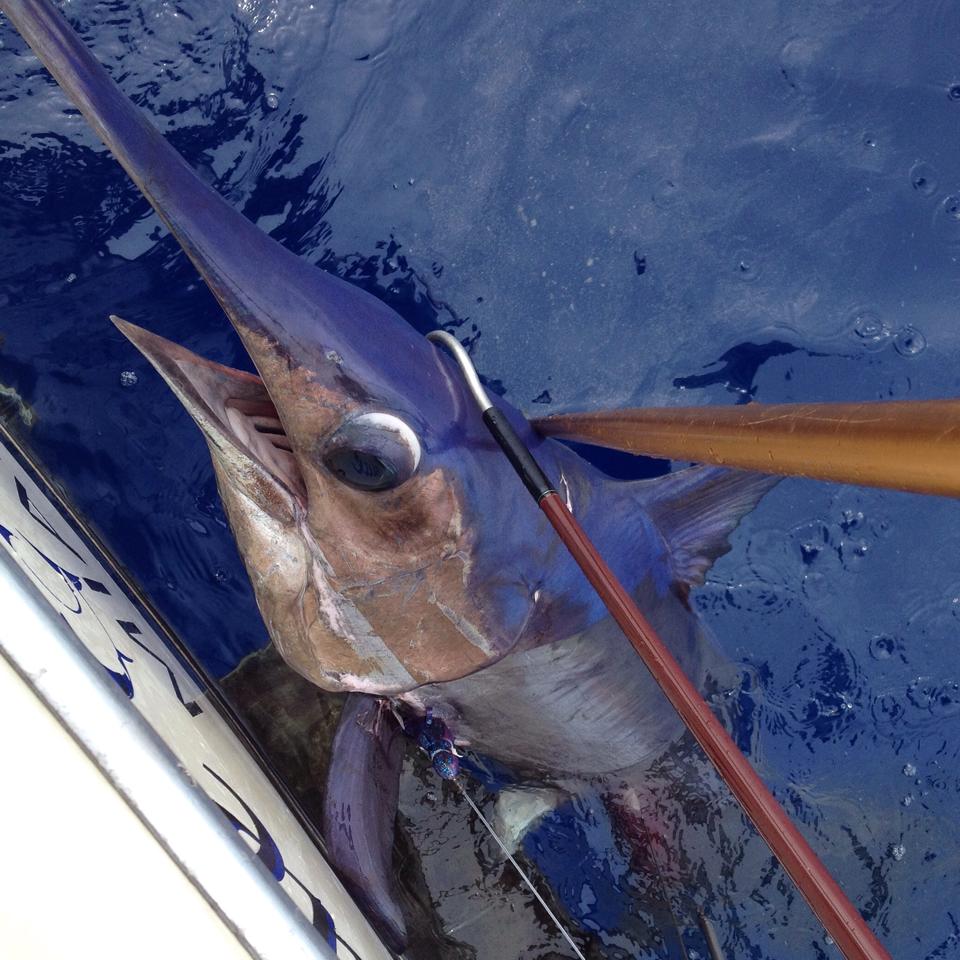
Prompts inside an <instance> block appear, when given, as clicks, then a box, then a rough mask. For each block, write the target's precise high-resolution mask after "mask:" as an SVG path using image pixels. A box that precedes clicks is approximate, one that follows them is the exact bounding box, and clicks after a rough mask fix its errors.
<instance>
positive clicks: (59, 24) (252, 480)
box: [0, 0, 776, 947]
mask: <svg viewBox="0 0 960 960" xmlns="http://www.w3.org/2000/svg"><path fill="white" fill-rule="evenodd" d="M0 7H2V9H3V11H4V12H5V13H6V14H7V16H8V17H9V18H10V20H11V21H12V22H13V23H14V25H15V26H16V27H17V29H18V30H19V31H20V33H21V34H22V35H23V37H24V38H25V39H26V40H27V42H28V43H29V44H30V46H31V47H32V48H33V50H34V51H35V52H36V54H37V56H38V57H39V58H40V60H41V61H42V62H43V63H44V65H45V66H46V67H47V69H48V70H49V71H50V73H51V74H52V75H53V77H54V78H55V79H56V81H57V82H58V83H59V85H60V86H61V87H62V88H63V90H64V91H65V93H66V94H67V95H68V96H69V97H70V99H71V100H72V101H73V102H74V103H75V104H76V105H77V106H78V107H79V108H80V110H81V111H82V112H83V114H84V116H85V117H86V119H87V120H88V121H89V123H90V124H91V125H92V126H93V128H94V129H95V131H96V132H97V134H98V135H99V136H100V137H101V139H102V140H103V141H104V143H105V144H106V145H107V147H108V148H109V149H110V151H111V152H112V154H113V155H114V157H115V158H116V159H117V160H118V161H119V162H120V163H121V164H122V165H123V167H124V168H125V170H126V171H127V173H128V174H129V175H130V177H131V178H132V179H133V180H134V181H135V182H136V184H137V186H138V187H139V189H140V190H141V191H142V193H143V194H144V196H145V197H146V198H147V199H148V200H149V201H150V203H151V204H152V205H153V207H154V208H155V209H156V211H157V213H158V214H159V216H160V217H161V219H162V220H163V222H164V223H165V224H166V225H167V227H169V229H170V230H171V232H172V233H173V234H174V235H175V237H176V238H177V240H178V241H179V243H180V244H181V246H182V247H183V249H184V251H185V252H186V254H187V255H188V256H189V257H190V259H191V260H192V261H193V263H194V265H195V266H196V268H197V270H198V271H199V272H200V273H201V275H202V276H203V278H204V279H205V281H206V283H207V284H208V285H209V287H210V289H211V290H212V291H213V293H214V295H215V296H216V298H217V299H218V301H219V302H220V304H221V305H222V307H223V309H224V311H225V313H226V314H227V316H228V318H229V320H230V322H231V323H232V325H233V326H234V328H235V329H236V331H237V333H238V334H239V335H240V337H241V339H242V341H243V343H244V346H245V348H246V350H247V351H248V353H249V355H250V357H251V359H252V360H253V363H254V364H255V366H256V369H257V371H258V373H259V376H257V375H254V374H250V373H246V372H241V371H237V370H233V369H230V368H228V367H225V366H222V365H220V364H217V363H213V362H211V361H208V360H205V359H203V358H201V357H199V356H196V355H195V354H193V353H191V352H190V351H188V350H186V349H185V348H183V347H180V346H178V345H176V344H174V343H171V342H170V341H167V340H165V339H163V338H161V337H159V336H157V335H155V334H152V333H150V332H148V331H147V330H144V329H142V328H139V327H136V326H134V325H132V324H129V323H125V322H124V321H122V320H120V319H117V318H114V322H115V323H116V325H117V326H118V328H119V329H120V330H121V331H122V332H123V333H124V334H125V335H126V336H127V337H128V338H129V339H130V340H131V342H132V343H133V344H134V345H135V346H136V347H137V348H138V349H139V350H140V351H141V352H142V353H143V354H144V355H145V356H146V357H147V359H148V360H149V361H150V362H151V363H152V364H153V366H154V367H155V368H156V369H157V371H158V372H159V373H160V375H161V376H162V377H163V378H164V379H165V380H166V382H167V383H168V384H169V386H170V388H171V389H172V390H173V391H174V392H175V394H176V395H177V397H178V398H179V400H180V401H181V403H182V404H183V406H184V407H185V409H186V410H187V412H188V413H189V414H190V416H191V417H192V418H193V419H194V421H195V422H196V424H197V425H198V426H199V428H200V429H201V430H202V431H203V434H204V436H205V438H206V441H207V444H208V446H209V449H210V456H211V460H212V464H213V468H214V471H215V473H216V477H217V482H218V486H219V490H220V495H221V498H222V500H223V503H224V506H225V509H226V512H227V515H228V518H229V521H230V524H231V527H232V530H233V533H234V535H235V537H236V540H237V543H238V545H239V548H240V552H241V555H242V557H243V561H244V563H245V565H246V568H247V571H248V574H249V577H250V580H251V583H252V585H253V589H254V591H255V594H256V599H257V602H258V604H259V608H260V611H261V613H262V615H263V618H264V621H265V623H266V626H267V629H268V632H269V634H270V637H271V638H272V640H273V643H274V644H275V646H276V649H277V650H278V651H279V653H280V654H281V656H282V657H283V659H284V660H285V661H286V663H287V664H289V665H290V666H291V667H292V668H293V669H294V670H296V671H297V672H299V673H300V674H302V676H304V677H305V678H307V679H308V680H309V681H311V682H312V683H314V684H316V685H317V686H318V687H320V688H322V689H324V690H327V691H336V692H347V693H349V694H351V696H350V698H348V701H347V705H346V707H345V709H344V713H343V720H342V721H341V728H340V731H339V733H338V735H337V741H336V743H335V747H334V749H335V753H336V754H337V755H341V754H342V755H346V754H349V755H351V756H352V757H353V762H352V763H350V764H344V765H343V767H342V769H343V770H352V771H356V773H355V774H347V773H342V774H341V773H338V770H340V769H341V768H340V767H339V766H338V764H337V761H336V759H335V760H334V763H333V768H332V769H333V774H332V777H331V781H330V784H329V787H328V798H327V805H328V815H327V824H326V827H327V830H326V832H327V840H328V844H329V850H330V854H331V856H332V857H333V859H334V861H335V864H336V866H338V868H339V869H340V871H341V873H342V875H343V876H344V877H345V878H346V879H347V880H348V882H352V886H353V887H354V889H355V890H359V891H360V893H361V895H362V896H363V898H364V899H365V900H366V902H367V905H368V907H369V908H370V910H371V912H372V913H373V914H374V916H375V917H376V918H377V919H378V921H379V924H380V926H381V929H382V930H384V932H385V936H386V937H387V938H388V939H389V940H390V942H391V943H392V944H394V945H395V946H397V947H399V946H400V945H402V943H403V940H404V921H403V917H402V914H401V911H400V909H399V907H398V905H397V903H396V900H395V898H394V896H393V894H392V891H391V870H390V851H391V845H392V835H393V826H392V824H393V815H392V811H388V812H387V813H386V814H385V813H384V812H383V806H384V805H387V806H389V805H390V804H395V803H396V796H397V778H398V777H399V763H400V761H399V754H400V752H401V751H400V749H399V746H398V742H397V738H396V729H395V728H394V727H392V726H389V725H387V724H382V723H378V722H376V720H377V716H379V714H378V711H380V705H379V704H380V698H389V699H391V700H392V701H393V703H394V705H395V707H396V709H397V710H399V711H400V712H402V713H405V714H406V715H407V716H409V717H412V718H422V717H424V716H426V715H428V711H429V715H430V716H431V717H436V718H437V719H439V720H442V721H443V723H444V724H446V726H447V727H448V728H449V729H450V730H451V731H453V733H454V734H455V736H456V738H457V741H458V742H460V743H464V744H469V745H470V747H471V749H472V750H476V751H477V752H479V753H481V754H484V755H486V756H489V757H491V758H493V759H495V760H496V761H498V762H499V763H500V764H502V765H503V766H504V767H506V768H507V769H509V770H510V771H511V773H512V775H513V776H514V777H515V778H516V779H517V781H518V782H525V783H535V784H548V785H552V784H559V785H562V786H563V787H564V789H565V790H567V791H568V792H576V791H577V789H578V785H579V784H583V785H586V784H587V783H588V782H590V783H592V784H593V785H594V788H595V787H596V784H598V783H599V784H600V790H601V792H603V793H606V795H607V796H608V797H611V798H616V799H615V800H614V801H612V802H614V803H616V804H620V805H621V807H623V808H625V809H627V811H628V812H629V795H630V791H631V790H633V789H634V788H637V787H638V785H639V784H641V783H642V779H643V775H644V771H645V769H646V768H647V766H648V765H649V763H650V762H651V760H652V759H653V758H655V757H656V756H658V755H660V754H662V753H663V751H664V750H665V749H666V747H667V746H668V745H669V744H670V743H671V742H673V741H675V740H676V739H677V738H678V736H679V735H680V733H681V725H680V722H679V720H678V719H677V717H676V715H675V713H674V712H673V710H672V708H671V707H670V706H669V705H668V704H667V702H666V700H665V699H664V698H663V696H662V694H661V693H660V692H659V690H658V689H657V687H656V686H655V684H654V683H653V681H652V679H651V678H650V676H649V674H648V673H647V671H646V669H645V667H644V666H643V665H642V663H641V661H640V660H639V658H638V657H637V656H636V655H635V653H634V652H633V650H632V649H631V648H630V646H629V644H628V643H627V642H626V641H625V639H624V638H623V637H622V635H621V634H620V632H619V630H618V628H617V627H616V626H615V624H613V622H612V621H611V620H610V618H609V616H608V615H607V614H606V611H605V610H604V609H603V608H602V606H601V604H600V602H599V600H597V599H596V597H595V596H594V594H593V592H592V590H591V589H590V588H589V586H588V584H587V582H586V580H585V579H584V577H583V575H582V574H581V573H580V572H579V570H578V569H577V568H576V566H575V565H574V563H573V561H572V560H571V559H570V558H569V556H568V554H567V553H566V551H565V550H564V549H563V548H562V546H561V545H560V543H559V541H558V540H557V538H556V537H555V535H554V534H553V532H552V531H551V530H550V528H549V526H548V525H547V522H546V520H545V519H544V518H543V515H542V514H541V513H540V511H539V510H537V508H536V506H535V505H534V504H533V503H532V502H530V501H529V499H528V498H527V497H526V496H525V494H524V491H523V489H522V487H521V486H520V485H519V483H518V481H517V480H516V478H515V476H514V475H513V473H512V470H511V468H510V466H509V464H508V463H507V461H506V460H505V458H504V457H503V454H502V453H501V452H500V450H499V448H497V447H496V446H495V445H494V443H493V441H492V440H491V439H490V436H489V434H488V433H487V432H486V429H485V428H484V425H483V423H482V422H481V420H480V417H479V415H478V413H477V411H476V408H475V406H474V405H473V402H472V399H471V398H470V396H469V395H468V393H467V390H466V388H465V385H464V383H463V381H462V378H461V375H460V372H459V371H458V370H457V368H456V366H455V365H454V363H453V362H452V361H451V360H450V359H449V358H448V357H447V356H446V355H445V354H444V353H443V352H442V351H441V350H439V349H437V348H436V347H434V346H433V345H432V344H430V343H428V342H427V341H426V340H425V339H424V338H423V337H421V336H420V335H419V334H418V333H417V332H416V331H414V329H413V328H412V327H410V326H409V325H408V324H407V323H406V322H405V321H404V320H403V319H401V318H400V317H399V316H398V315H397V314H396V313H394V312H393V311H392V310H391V309H390V308H389V307H387V306H386V305H385V304H383V303H381V302H380V301H379V300H377V299H376V298H374V297H372V296H370V295H369V294H367V293H365V292H363V291H361V290H359V289H357V288H355V287H353V286H351V285H350V284H348V283H345V282H343V281H341V280H340V279H338V278H337V277H335V276H333V275H331V274H328V273H326V272H324V271H322V270H320V269H318V268H316V267H314V266H312V265H311V264H309V263H307V262H305V261H303V260H301V259H299V258H298V257H297V256H295V255H294V254H293V253H291V252H290V251H288V250H286V249H284V248H283V247H282V246H281V245H280V244H278V243H277V242H276V241H274V240H273V239H272V238H270V237H268V236H267V235H266V234H264V233H263V232H262V231H260V230H259V229H258V228H257V227H256V226H255V225H253V224H252V223H251V222H250V221H248V220H247V219H245V218H244V217H243V215H242V214H240V213H239V212H238V211H236V210H235V209H234V208H232V207H231V206H230V205H229V204H228V203H227V202H226V201H225V200H224V199H223V198H222V197H220V196H219V195H218V194H217V193H216V192H215V191H214V190H212V189H211V188H210V187H208V186H207V185H206V184H205V183H204V182H203V181H202V180H201V179H200V178H199V177H198V176H197V175H196V174H195V173H194V172H193V171H192V170H191V169H190V168H189V166H188V165H187V164H186V163H185V162H184V160H183V159H182V158H181V157H180V156H179V155H178V154H177V153H176V152H175V151H174V150H173V148H172V147H171V146H170V145H169V144H168V143H167V142H166V140H165V139H164V138H163V137H162V136H161V135H160V134H159V133H158V132H157V130H156V129H155V128H154V127H153V126H152V125H151V124H150V123H149V122H148V120H147V119H146V118H145V117H144V116H143V114H142V113H141V112H140V111H139V110H138V109H137V108H136V107H135V106H134V105H133V104H132V103H131V102H130V101H129V100H128V99H127V98H126V97H125V96H124V95H123V93H122V92H121V91H120V90H119V89H118V88H117V86H116V85H115V84H114V82H113V81H112V79H111V78H110V77H109V76H108V74H107V73H106V71H105V70H104V69H103V68H102V67H101V66H100V64H99V63H98V62H97V61H96V60H95V58H94V57H93V55H92V54H91V53H90V51H89V50H88V49H87V48H86V46H85V45H84V44H83V42H82V41H81V40H80V39H79V38H78V37H77V35H76V34H75V33H74V32H73V30H72V29H71V28H70V26H69V25H68V24H67V22H66V20H65V19H64V18H63V17H62V16H61V15H60V13H59V12H58V11H57V10H56V8H55V7H54V6H53V5H52V4H51V3H50V2H48V0H2V2H0ZM497 403H498V406H499V408H500V410H501V411H502V412H503V414H504V415H505V416H507V417H508V418H509V419H510V422H511V423H512V425H513V426H514V428H515V429H516V431H517V432H518V434H519V435H520V436H521V437H522V439H523V440H524V441H525V442H526V443H527V444H528V445H529V446H530V447H531V449H532V450H533V452H534V453H535V455H536V457H537V458H538V460H539V461H540V463H541V464H542V465H543V466H544V468H545V469H546V470H547V472H548V474H549V475H550V476H551V477H553V478H555V479H559V480H560V483H561V487H562V490H563V492H564V495H565V497H566V499H567V502H568V504H569V506H570V508H571V509H572V510H573V511H574V513H575V514H576V516H577V517H578V519H579V520H580V522H581V523H582V524H583V526H584V527H585V528H586V530H587V531H588V533H589V534H590V536H591V537H592V538H593V540H594V542H595V543H596V544H597V545H598V546H599V548H600V549H601V551H602V552H603V554H604V556H605V557H606V559H607V561H608V562H609V563H610V565H611V567H612V568H613V569H614V571H615V572H616V573H617V575H618V576H619V577H620V578H621V580H622V581H623V583H624V584H626V585H627V586H628V587H629V588H630V589H631V590H632V591H633V592H634V595H635V596H636V597H637V599H638V602H639V604H640V606H641V608H642V609H643V610H644V612H645V613H646V615H647V617H648V618H649V619H650V621H651V622H652V623H653V625H654V626H655V628H656V629H657V630H658V631H659V633H660V634H661V636H662V637H663V638H664V640H665V642H666V643H667V644H668V646H669V647H670V648H671V650H672V651H673V653H674V655H675V656H676V657H677V658H678V659H679V661H680V662H681V664H682V665H683V667H684V668H685V670H686V672H687V674H688V676H690V677H691V679H692V680H693V681H694V682H695V683H698V684H701V685H703V684H704V683H705V682H706V680H707V678H708V676H709V675H711V673H712V672H713V671H714V670H715V669H717V665H716V664H715V663H714V661H713V658H712V654H711V648H710V645H709V641H708V640H707V638H706V637H705V635H704V631H703V629H702V627H701V625H700V623H699V622H698V620H697V618H696V616H695V615H694V614H693V612H692V611H691V609H690V606H689V604H688V599H687V597H688V592H689V589H690V587H691V586H692V585H696V584H699V583H701V582H702V580H703V577H704V575H705V573H706V571H707V570H708V569H709V566H710V564H711V563H712V562H713V560H714V559H715V558H716V557H718V556H719V555H721V554H722V553H724V552H725V551H726V550H727V549H729V545H728V539H727V538H728V536H729V534H730V533H731V531H732V530H733V529H734V527H735V526H736V524H737V523H738V521H739V520H740V519H741V518H742V517H743V515H744V514H745V513H747V512H748V511H749V510H750V509H751V508H752V507H753V506H754V505H755V504H756V502H757V501H758V500H759V498H760V497H761V496H762V495H763V494H764V493H765V492H766V491H767V490H769V489H770V488H771V487H772V486H773V484H774V483H775V482H776V479H775V478H771V477H767V476H763V475H759V474H752V473H745V472H738V471H733V470H727V469H722V468H717V467H691V468H688V469H685V470H681V471H678V472H676V473H673V474H669V475H667V476H665V477H662V478H658V479H655V480H648V481H637V482H621V481H614V480H611V479H609V478H607V477H606V476H604V475H603V474H601V473H600V472H599V471H597V470H596V469H595V468H593V467H592V466H591V465H590V464H588V463H587V462H586V461H584V460H582V459H581V458H580V457H578V456H577V455H576V454H575V453H574V452H573V451H571V450H570V449H569V448H567V447H565V446H563V445H561V444H560V443H558V442H556V441H554V440H549V439H544V438H542V437H540V436H539V435H538V434H537V433H536V432H535V430H534V429H533V428H532V427H531V426H530V424H529V423H528V422H527V420H526V419H525V418H524V417H523V415H522V414H521V413H519V412H518V411H517V410H515V409H513V408H512V407H510V406H509V405H508V404H506V403H505V402H502V401H497ZM374 714H377V716H374ZM358 758H360V759H359V762H358ZM625 819H627V820H628V819H629V817H626V818H625ZM361 836H362V837H363V840H362V842H361V840H360V839H359V838H360V837H361Z"/></svg>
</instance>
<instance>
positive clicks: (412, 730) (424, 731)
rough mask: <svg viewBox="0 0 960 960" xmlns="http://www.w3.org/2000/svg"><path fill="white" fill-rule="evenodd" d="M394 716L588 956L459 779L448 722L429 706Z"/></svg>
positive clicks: (580, 956) (569, 940) (457, 753)
mask: <svg viewBox="0 0 960 960" xmlns="http://www.w3.org/2000/svg"><path fill="white" fill-rule="evenodd" d="M381 702H385V701H381ZM391 706H392V705H391ZM395 716H396V718H397V721H398V723H399V724H400V726H401V728H402V729H403V731H404V733H406V734H407V735H408V736H412V737H415V738H416V741H417V746H418V747H419V748H420V749H421V750H422V751H423V752H424V753H425V754H426V755H427V756H428V757H429V758H430V765H431V766H432V767H433V770H434V773H436V774H437V775H438V776H439V777H440V778H441V779H443V780H446V781H447V782H448V783H452V784H453V785H454V786H455V787H456V788H457V789H458V790H459V791H460V795H461V796H462V797H463V799H464V800H466V801H467V803H469V804H470V807H471V809H472V810H473V812H474V813H475V814H476V815H477V818H478V819H479V820H480V822H481V823H482V824H483V825H484V826H485V827H486V828H487V832H488V833H489V834H490V836H491V837H493V839H494V840H496V841H497V846H498V847H499V848H500V849H501V850H502V851H503V853H504V856H505V857H506V858H507V859H508V860H509V861H510V862H511V863H512V864H513V866H514V869H515V870H516V871H517V873H519V874H520V877H521V879H522V880H523V882H524V883H525V884H526V885H527V888H528V889H529V890H530V892H531V893H532V894H533V895H534V896H535V897H536V898H537V900H538V901H539V903H540V906H541V907H543V909H544V910H546V911H547V915H548V916H549V917H550V919H551V920H552V921H553V923H554V925H555V926H556V928H557V929H558V930H559V931H560V933H561V934H562V936H563V938H564V940H566V941H567V943H569V944H570V946H571V948H572V949H573V952H574V953H576V955H577V957H578V960H586V957H584V955H583V954H582V953H581V952H580V948H579V947H578V946H577V945H576V943H574V942H573V938H572V937H571V936H570V934H569V933H567V931H566V930H565V929H564V926H563V924H562V923H561V922H560V920H559V919H558V918H557V915H556V914H555V913H554V912H553V911H552V910H551V909H550V907H549V906H548V905H547V901H546V900H544V899H543V897H542V896H541V895H540V893H539V891H538V890H537V888H536V887H535V886H534V885H533V881H532V880H531V879H530V877H528V876H527V874H526V872H525V871H524V869H523V867H521V866H520V864H519V863H517V861H516V858H515V857H514V856H513V854H512V853H511V852H510V851H509V850H508V849H507V846H506V844H505V843H504V842H503V841H502V840H501V839H500V837H499V836H497V832H496V830H494V829H493V827H492V826H491V825H490V823H489V822H488V821H487V818H486V817H485V816H484V815H483V814H482V813H481V812H480V808H479V807H478V806H477V805H476V804H475V803H474V802H473V800H472V799H471V797H470V794H468V793H467V791H466V790H465V789H464V786H463V783H462V782H461V781H460V751H459V750H457V747H456V744H455V743H454V738H453V734H452V733H451V732H450V730H449V728H448V727H447V725H446V723H444V721H443V720H442V719H441V718H440V717H438V716H436V715H435V714H434V712H433V709H432V708H431V707H427V712H426V714H425V715H424V716H423V717H422V718H418V719H417V720H416V721H414V722H410V723H406V722H404V719H403V717H401V716H400V715H399V714H396V713H395Z"/></svg>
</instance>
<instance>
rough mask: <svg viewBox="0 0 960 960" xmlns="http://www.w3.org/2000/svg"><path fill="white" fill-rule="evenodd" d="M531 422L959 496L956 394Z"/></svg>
mask: <svg viewBox="0 0 960 960" xmlns="http://www.w3.org/2000/svg"><path fill="white" fill-rule="evenodd" d="M534 426H535V427H536V428H537V430H539V431H540V432H541V433H544V434H546V435H548V436H554V437H561V438H563V439H567V440H578V441H581V442H583V443H594V444H599V445H601V446H605V447H613V448H615V449H617V450H625V451H627V452H628V453H638V454H646V455H648V456H655V457H668V458H669V459H671V460H691V461H695V462H697V463H715V464H719V465H721V466H728V467H738V468H740V469H743V470H758V471H760V472H761V473H777V474H786V475H793V476H801V477H812V478H815V479H818V480H833V481H836V482H838V483H855V484H860V485H861V486H867V487H891V488H893V489H896V490H909V491H912V492H914V493H931V494H939V495H940V496H948V497H960V400H894V401H884V402H874V403H790V404H761V403H748V404H744V405H743V406H735V407H667V408H657V409H639V410H610V411H602V412H599V413H572V414H559V415H557V416H552V417H545V418H543V419H540V420H535V421H534Z"/></svg>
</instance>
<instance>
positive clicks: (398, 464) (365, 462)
mask: <svg viewBox="0 0 960 960" xmlns="http://www.w3.org/2000/svg"><path fill="white" fill-rule="evenodd" d="M420 454H421V448H420V441H419V439H418V438H417V435H416V434H415V433H414V432H413V430H411V429H410V427H409V426H408V425H407V424H406V423H404V422H403V421H402V420H401V419H400V418H399V417H395V416H393V415H392V414H389V413H364V414H361V415H360V416H359V417H354V418H353V419H351V420H347V421H346V422H345V423H343V424H341V425H340V427H339V428H338V429H337V432H336V433H334V434H333V436H332V437H330V439H329V440H328V441H327V443H326V445H325V446H324V448H323V462H324V464H325V465H326V467H327V469H328V470H329V471H330V472H331V473H332V474H333V475H334V476H335V477H336V478H337V479H338V480H340V481H341V482H342V483H345V484H347V486H350V487H354V488H355V489H357V490H366V491H368V492H378V491H381V490H392V489H393V488H394V487H399V486H400V484H401V483H405V482H406V481H407V480H409V479H410V477H412V476H413V474H414V473H415V472H416V469H417V467H418V466H419V465H420Z"/></svg>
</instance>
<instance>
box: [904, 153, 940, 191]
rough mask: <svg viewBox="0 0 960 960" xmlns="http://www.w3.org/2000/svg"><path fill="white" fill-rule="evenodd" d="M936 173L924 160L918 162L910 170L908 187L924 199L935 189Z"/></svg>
mask: <svg viewBox="0 0 960 960" xmlns="http://www.w3.org/2000/svg"><path fill="white" fill-rule="evenodd" d="M937 180H938V177H937V171H936V170H935V169H934V168H933V167H932V166H931V165H930V164H929V163H927V162H926V161H925V160H918V161H917V162H916V163H915V164H914V165H913V166H912V167H911V168H910V186H911V187H913V189H914V190H916V191H917V193H920V194H922V195H923V196H925V197H929V196H931V195H932V194H933V193H935V192H936V189H937Z"/></svg>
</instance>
